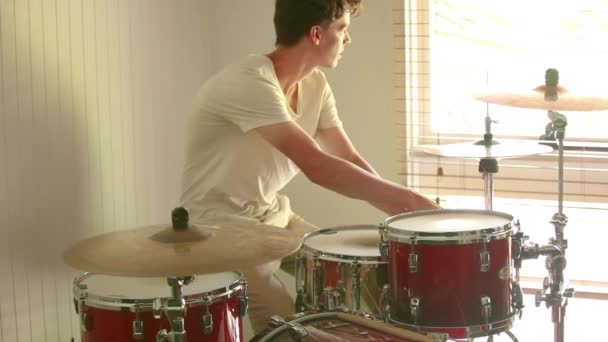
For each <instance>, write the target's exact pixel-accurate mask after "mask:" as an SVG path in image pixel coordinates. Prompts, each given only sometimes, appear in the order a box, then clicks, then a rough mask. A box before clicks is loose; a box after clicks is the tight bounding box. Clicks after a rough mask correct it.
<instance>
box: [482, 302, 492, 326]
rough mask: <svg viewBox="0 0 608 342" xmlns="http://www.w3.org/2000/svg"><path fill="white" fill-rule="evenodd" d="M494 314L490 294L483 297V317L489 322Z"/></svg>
mask: <svg viewBox="0 0 608 342" xmlns="http://www.w3.org/2000/svg"><path fill="white" fill-rule="evenodd" d="M491 316H492V300H491V299H490V297H488V296H483V297H481V319H482V320H483V321H484V322H485V323H486V324H488V323H489V322H490V317H491Z"/></svg>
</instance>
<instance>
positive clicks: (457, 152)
mask: <svg viewBox="0 0 608 342" xmlns="http://www.w3.org/2000/svg"><path fill="white" fill-rule="evenodd" d="M422 150H423V151H424V152H425V153H428V154H432V155H436V156H442V157H456V158H477V159H483V158H490V159H502V158H516V157H524V156H531V155H535V154H541V153H547V152H551V151H553V148H552V147H551V146H547V145H541V144H539V143H537V142H533V141H509V140H505V141H497V140H492V141H491V144H490V145H489V146H486V145H485V144H484V141H483V140H480V141H475V142H464V143H456V144H446V145H438V146H429V147H424V148H423V149H422Z"/></svg>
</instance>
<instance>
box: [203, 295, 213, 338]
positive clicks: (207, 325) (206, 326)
mask: <svg viewBox="0 0 608 342" xmlns="http://www.w3.org/2000/svg"><path fill="white" fill-rule="evenodd" d="M202 302H203V305H204V306H205V312H204V313H203V315H202V316H201V331H202V332H203V334H204V335H207V334H209V333H211V331H212V330H213V316H211V313H210V312H209V307H210V306H211V298H210V297H209V295H207V294H205V295H204V296H203V301H202Z"/></svg>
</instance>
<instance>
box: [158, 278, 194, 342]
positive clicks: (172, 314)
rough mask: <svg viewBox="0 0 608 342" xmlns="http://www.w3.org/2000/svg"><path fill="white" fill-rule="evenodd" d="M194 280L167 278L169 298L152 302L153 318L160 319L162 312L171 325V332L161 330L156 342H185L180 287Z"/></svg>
mask: <svg viewBox="0 0 608 342" xmlns="http://www.w3.org/2000/svg"><path fill="white" fill-rule="evenodd" d="M192 280H194V277H192V276H188V277H177V278H168V279H167V283H168V284H169V286H171V297H170V298H167V299H166V300H164V301H162V302H161V300H160V299H156V300H155V301H154V303H153V304H154V305H153V306H154V307H153V312H154V318H156V319H160V317H161V313H162V312H164V314H165V316H167V319H168V320H169V324H170V325H171V331H167V330H166V329H161V330H159V331H158V333H157V334H156V342H164V341H169V342H186V329H185V324H184V317H185V316H186V300H185V299H184V296H183V293H182V286H184V285H187V284H189V283H191V282H192Z"/></svg>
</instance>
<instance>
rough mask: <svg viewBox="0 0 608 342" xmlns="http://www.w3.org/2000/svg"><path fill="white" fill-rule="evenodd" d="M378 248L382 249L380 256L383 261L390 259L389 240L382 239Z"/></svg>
mask: <svg viewBox="0 0 608 342" xmlns="http://www.w3.org/2000/svg"><path fill="white" fill-rule="evenodd" d="M378 249H379V250H380V258H381V260H382V261H388V242H387V241H380V242H379V243H378Z"/></svg>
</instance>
